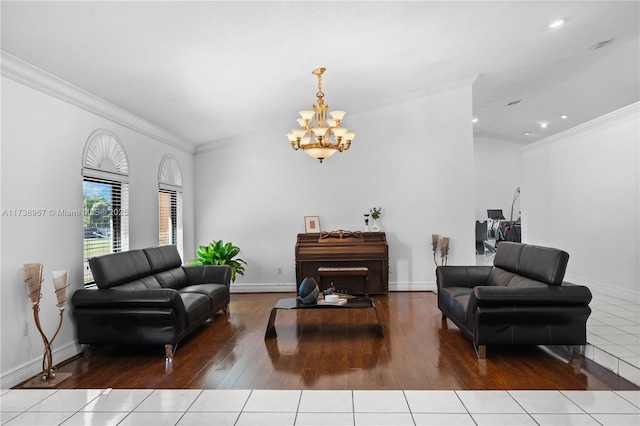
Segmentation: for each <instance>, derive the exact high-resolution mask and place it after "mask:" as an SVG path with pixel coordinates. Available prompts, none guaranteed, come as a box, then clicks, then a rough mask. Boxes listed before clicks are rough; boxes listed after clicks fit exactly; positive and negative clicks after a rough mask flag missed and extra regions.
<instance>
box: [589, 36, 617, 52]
mask: <svg viewBox="0 0 640 426" xmlns="http://www.w3.org/2000/svg"><path fill="white" fill-rule="evenodd" d="M613 40H614V39H612V38H610V39H609V40H604V41H599V42H597V43H596V44H594V45H593V46H591V47H590V49H591V50H596V49H600V48H602V47H605V46H606V45H608V44H609V43H612V42H613Z"/></svg>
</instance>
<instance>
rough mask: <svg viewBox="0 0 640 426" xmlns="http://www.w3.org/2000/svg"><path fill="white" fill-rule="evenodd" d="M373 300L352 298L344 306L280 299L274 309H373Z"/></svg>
mask: <svg viewBox="0 0 640 426" xmlns="http://www.w3.org/2000/svg"><path fill="white" fill-rule="evenodd" d="M373 307H374V304H373V300H372V299H371V298H369V297H352V298H349V299H347V303H344V304H342V305H338V304H332V303H323V304H321V303H316V304H313V305H305V304H304V303H302V301H300V300H299V299H298V298H296V297H290V298H287V299H280V300H278V302H277V303H276V305H275V306H274V307H273V309H336V308H337V309H345V308H373Z"/></svg>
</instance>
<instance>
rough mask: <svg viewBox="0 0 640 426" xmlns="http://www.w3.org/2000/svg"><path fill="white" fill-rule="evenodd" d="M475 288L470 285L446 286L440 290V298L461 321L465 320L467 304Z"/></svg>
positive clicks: (447, 308)
mask: <svg viewBox="0 0 640 426" xmlns="http://www.w3.org/2000/svg"><path fill="white" fill-rule="evenodd" d="M472 292H473V288H469V287H446V288H441V289H439V290H438V300H439V301H440V303H441V304H443V305H445V309H446V310H447V311H449V313H450V314H451V315H452V316H454V317H455V318H457V319H459V320H460V321H463V322H464V321H465V318H466V317H467V306H468V305H469V297H470V296H471V293H472Z"/></svg>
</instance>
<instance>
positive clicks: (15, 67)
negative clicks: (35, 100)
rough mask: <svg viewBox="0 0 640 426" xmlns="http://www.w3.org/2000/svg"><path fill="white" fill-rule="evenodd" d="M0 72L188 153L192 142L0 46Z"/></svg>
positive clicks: (194, 149)
mask: <svg viewBox="0 0 640 426" xmlns="http://www.w3.org/2000/svg"><path fill="white" fill-rule="evenodd" d="M0 54H1V59H0V75H2V76H4V77H7V78H9V79H11V80H13V81H15V82H18V83H20V84H23V85H25V86H27V87H30V88H32V89H34V90H37V91H39V92H42V93H44V94H46V95H49V96H51V97H53V98H56V99H59V100H61V101H63V102H66V103H68V104H70V105H73V106H75V107H78V108H80V109H83V110H85V111H87V112H90V113H92V114H95V115H97V116H99V117H102V118H105V119H107V120H110V121H113V122H114V123H117V124H120V125H122V126H124V127H126V128H128V129H131V130H134V131H136V132H139V133H142V134H143V135H145V136H148V137H150V138H152V139H155V140H157V141H159V142H162V143H164V144H167V145H169V146H171V147H173V148H177V149H179V150H181V151H184V152H187V153H189V154H195V152H196V144H194V143H193V142H189V141H187V140H185V139H182V138H180V137H178V136H176V135H174V134H172V133H170V132H168V131H167V130H165V129H162V128H160V127H158V126H156V125H154V124H152V123H150V122H148V121H146V120H143V119H142V118H140V117H138V116H136V115H134V114H132V113H130V112H129V111H126V110H125V109H123V108H120V107H118V106H116V105H114V104H112V103H110V102H107V101H105V100H104V99H102V98H99V97H98V96H95V95H93V94H91V93H89V92H87V91H86V90H83V89H81V88H79V87H77V86H74V85H72V84H71V83H69V82H67V81H65V80H62V79H61V78H58V77H56V76H54V75H52V74H49V73H48V72H46V71H44V70H42V69H40V68H38V67H36V66H34V65H31V64H30V63H28V62H26V61H23V60H22V59H20V58H18V57H16V56H13V55H11V54H10V53H7V52H5V51H4V50H1V49H0Z"/></svg>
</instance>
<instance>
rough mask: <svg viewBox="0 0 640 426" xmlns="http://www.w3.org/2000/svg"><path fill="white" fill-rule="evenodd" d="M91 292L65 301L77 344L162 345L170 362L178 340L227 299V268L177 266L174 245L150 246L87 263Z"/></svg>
mask: <svg viewBox="0 0 640 426" xmlns="http://www.w3.org/2000/svg"><path fill="white" fill-rule="evenodd" d="M89 265H90V267H91V272H93V277H94V279H95V282H96V286H97V288H84V289H80V290H77V291H76V292H74V294H73V296H72V297H71V303H72V305H73V318H74V320H75V323H76V329H77V334H78V342H79V343H80V344H82V345H83V348H84V353H85V356H88V354H89V346H90V345H93V344H108V345H125V344H131V345H165V354H166V357H167V358H173V354H174V352H175V348H176V346H177V344H178V342H180V341H181V340H182V339H184V338H185V337H186V336H187V335H188V334H189V333H191V332H193V331H194V330H195V329H196V328H198V327H199V326H201V325H202V324H203V323H204V322H205V321H207V320H208V319H209V318H211V317H213V316H214V315H215V314H216V313H217V312H218V311H220V310H221V309H222V310H224V311H225V312H226V311H227V307H228V304H229V300H230V295H229V285H230V282H231V267H230V266H228V265H219V266H218V265H216V266H214V265H207V266H182V261H181V259H180V254H179V253H178V250H177V248H176V247H175V246H173V245H169V246H162V247H152V248H146V249H142V250H131V251H126V252H120V253H113V254H107V255H104V256H97V257H94V258H91V259H90V260H89Z"/></svg>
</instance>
